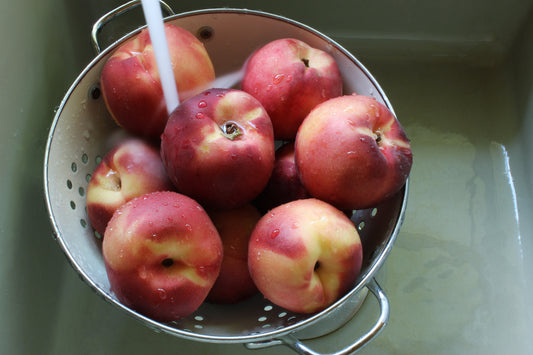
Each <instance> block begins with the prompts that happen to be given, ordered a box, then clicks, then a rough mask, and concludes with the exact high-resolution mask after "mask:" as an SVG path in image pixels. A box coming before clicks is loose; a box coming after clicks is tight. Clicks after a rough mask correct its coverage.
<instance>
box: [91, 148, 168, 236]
mask: <svg viewBox="0 0 533 355" xmlns="http://www.w3.org/2000/svg"><path fill="white" fill-rule="evenodd" d="M172 189H174V187H173V185H172V183H171V182H170V180H169V179H168V176H167V173H166V170H165V167H164V166H163V162H162V161H161V156H160V154H159V149H158V148H156V147H154V146H153V145H151V144H149V143H148V142H145V141H144V140H142V139H136V138H130V139H126V140H124V141H121V142H119V143H118V144H117V145H116V146H115V147H114V148H113V149H111V150H110V151H109V152H107V153H106V155H105V156H104V157H103V159H102V161H101V162H100V163H99V164H98V166H97V167H96V169H95V170H94V171H93V173H92V175H91V179H90V180H89V185H88V187H87V197H86V199H87V200H86V201H87V202H86V203H87V214H88V217H89V221H90V223H91V225H92V227H93V228H94V230H95V231H96V232H97V233H98V234H99V235H100V236H103V235H104V231H105V228H106V226H107V223H108V221H109V220H110V219H111V217H112V216H113V213H114V212H115V210H116V209H117V208H119V207H120V206H122V205H123V204H125V203H126V202H128V201H130V200H131V199H133V198H135V197H138V196H140V195H144V194H146V193H149V192H155V191H164V190H172Z"/></svg>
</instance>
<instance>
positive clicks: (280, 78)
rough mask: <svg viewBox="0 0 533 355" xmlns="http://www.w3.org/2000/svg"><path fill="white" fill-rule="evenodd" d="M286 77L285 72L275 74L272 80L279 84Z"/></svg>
mask: <svg viewBox="0 0 533 355" xmlns="http://www.w3.org/2000/svg"><path fill="white" fill-rule="evenodd" d="M284 78H285V74H276V75H274V78H273V79H272V82H273V83H274V85H278V84H280V83H281V82H282V81H283V79H284Z"/></svg>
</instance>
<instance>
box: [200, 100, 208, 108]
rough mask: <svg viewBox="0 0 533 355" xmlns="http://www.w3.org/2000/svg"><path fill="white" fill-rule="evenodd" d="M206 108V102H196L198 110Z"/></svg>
mask: <svg viewBox="0 0 533 355" xmlns="http://www.w3.org/2000/svg"><path fill="white" fill-rule="evenodd" d="M206 107H207V102H205V101H204V100H200V101H199V102H198V108H206Z"/></svg>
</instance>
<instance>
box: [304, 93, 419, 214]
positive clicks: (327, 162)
mask: <svg viewBox="0 0 533 355" xmlns="http://www.w3.org/2000/svg"><path fill="white" fill-rule="evenodd" d="M295 159H296V167H297V169H298V173H299V175H300V180H301V181H302V184H303V185H304V187H305V188H306V190H307V191H308V192H309V194H310V195H311V196H313V197H316V198H319V199H322V200H324V201H327V202H329V203H331V204H333V205H335V206H336V207H338V208H340V209H346V210H351V209H363V208H369V207H372V206H374V205H375V204H377V203H379V202H381V201H383V200H385V199H387V198H389V197H391V196H392V195H394V194H395V193H397V192H398V191H399V190H400V189H401V188H402V187H403V186H404V185H405V182H406V180H407V178H408V176H409V173H410V170H411V165H412V163H413V155H412V151H411V146H410V143H409V139H408V138H407V136H406V134H405V131H404V130H403V128H402V126H401V125H400V122H399V121H398V120H397V118H396V117H395V115H394V114H393V113H392V111H391V110H389V109H388V108H387V107H386V106H385V105H383V104H382V103H380V102H378V101H377V100H375V99H374V98H372V97H369V96H363V95H345V96H341V97H337V98H334V99H331V100H328V101H326V102H324V103H322V104H320V105H318V106H317V107H316V108H314V109H313V110H312V111H311V112H310V113H309V115H308V116H307V117H306V119H305V120H304V122H303V123H302V125H301V126H300V129H299V130H298V135H297V136H296V143H295Z"/></svg>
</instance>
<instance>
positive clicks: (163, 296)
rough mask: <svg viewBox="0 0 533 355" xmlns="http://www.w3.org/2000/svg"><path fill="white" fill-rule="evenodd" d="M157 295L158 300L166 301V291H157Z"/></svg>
mask: <svg viewBox="0 0 533 355" xmlns="http://www.w3.org/2000/svg"><path fill="white" fill-rule="evenodd" d="M157 295H158V296H159V299H161V300H166V299H167V291H165V290H164V289H162V288H158V289H157Z"/></svg>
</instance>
